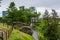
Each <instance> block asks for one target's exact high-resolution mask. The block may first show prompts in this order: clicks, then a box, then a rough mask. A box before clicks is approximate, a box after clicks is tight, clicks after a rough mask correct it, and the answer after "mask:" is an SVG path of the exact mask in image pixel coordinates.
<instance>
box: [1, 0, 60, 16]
mask: <svg viewBox="0 0 60 40" xmlns="http://www.w3.org/2000/svg"><path fill="white" fill-rule="evenodd" d="M12 1H14V2H15V4H16V7H19V6H25V7H31V6H34V7H35V8H36V10H37V11H38V12H41V13H42V14H43V12H44V11H45V9H47V10H48V11H49V12H51V9H55V10H56V11H57V12H58V15H59V16H60V0H2V3H1V7H0V16H1V11H5V10H6V9H7V8H8V6H9V4H10V2H12Z"/></svg>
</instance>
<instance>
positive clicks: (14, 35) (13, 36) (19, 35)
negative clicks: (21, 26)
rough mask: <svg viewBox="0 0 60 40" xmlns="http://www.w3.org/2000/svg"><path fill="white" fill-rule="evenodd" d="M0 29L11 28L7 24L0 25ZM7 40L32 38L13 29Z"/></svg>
mask: <svg viewBox="0 0 60 40" xmlns="http://www.w3.org/2000/svg"><path fill="white" fill-rule="evenodd" d="M0 28H5V29H7V30H8V29H10V28H11V26H10V25H7V24H5V23H4V24H3V23H0ZM8 40H34V38H33V37H32V36H30V35H28V34H26V33H23V32H21V31H19V30H16V29H14V30H13V31H12V33H11V35H10V37H9V39H8Z"/></svg>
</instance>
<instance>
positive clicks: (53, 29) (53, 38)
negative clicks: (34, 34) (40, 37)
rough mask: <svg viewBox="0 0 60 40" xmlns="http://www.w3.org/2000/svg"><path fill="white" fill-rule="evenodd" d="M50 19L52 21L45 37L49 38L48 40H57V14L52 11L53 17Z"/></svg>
mask: <svg viewBox="0 0 60 40" xmlns="http://www.w3.org/2000/svg"><path fill="white" fill-rule="evenodd" d="M50 19H51V20H50V24H49V25H48V29H47V31H46V33H45V34H44V36H45V37H47V38H48V40H57V37H58V34H57V27H58V21H57V12H56V11H55V10H52V17H51V18H50Z"/></svg>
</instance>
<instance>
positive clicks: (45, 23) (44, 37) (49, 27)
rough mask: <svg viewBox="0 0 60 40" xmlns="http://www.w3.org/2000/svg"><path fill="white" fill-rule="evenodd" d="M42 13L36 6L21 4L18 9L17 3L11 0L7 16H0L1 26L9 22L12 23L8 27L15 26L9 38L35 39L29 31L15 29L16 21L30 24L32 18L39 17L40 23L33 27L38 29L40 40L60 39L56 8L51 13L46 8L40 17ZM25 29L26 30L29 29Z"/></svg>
mask: <svg viewBox="0 0 60 40" xmlns="http://www.w3.org/2000/svg"><path fill="white" fill-rule="evenodd" d="M40 15H41V13H39V12H37V11H36V10H35V7H29V8H25V7H24V6H20V7H19V9H18V8H17V7H16V6H15V3H14V2H11V3H10V5H9V7H8V8H7V11H6V16H3V17H2V18H0V21H2V22H1V23H0V26H1V25H3V23H4V25H5V26H7V25H8V23H9V24H10V25H8V27H6V28H9V27H10V26H11V27H13V30H12V34H11V36H10V38H9V39H8V40H34V38H33V37H32V36H31V35H29V34H28V33H24V32H22V31H20V29H19V30H18V29H14V22H16V23H17V22H19V23H20V24H23V23H25V25H29V24H30V23H31V18H32V17H37V18H38V19H39V20H37V21H38V22H40V23H39V24H38V25H34V26H33V28H32V29H34V30H37V31H38V37H39V40H60V25H59V18H58V15H57V12H56V11H55V10H54V9H52V12H51V13H49V12H48V10H45V12H44V15H43V17H42V18H39V17H40ZM5 23H6V24H5ZM11 23H12V24H11ZM5 26H4V27H5ZM17 27H18V26H17ZM24 31H25V32H26V31H28V30H24Z"/></svg>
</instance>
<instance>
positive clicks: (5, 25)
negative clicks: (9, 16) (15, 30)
mask: <svg viewBox="0 0 60 40" xmlns="http://www.w3.org/2000/svg"><path fill="white" fill-rule="evenodd" d="M0 28H6V29H10V28H11V26H10V25H7V24H6V23H4V24H3V23H0Z"/></svg>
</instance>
